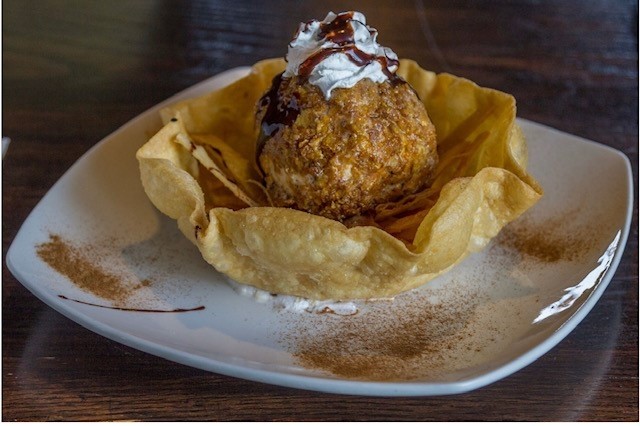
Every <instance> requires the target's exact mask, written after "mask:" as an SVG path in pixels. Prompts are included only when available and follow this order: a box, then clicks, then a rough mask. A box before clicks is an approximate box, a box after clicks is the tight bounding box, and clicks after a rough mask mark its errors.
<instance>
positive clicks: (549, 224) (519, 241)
mask: <svg viewBox="0 0 640 426" xmlns="http://www.w3.org/2000/svg"><path fill="white" fill-rule="evenodd" d="M561 216H562V219H552V220H547V221H544V222H541V223H533V222H531V221H527V220H522V221H519V222H514V223H512V224H510V225H509V226H507V227H505V228H504V229H503V230H502V232H501V233H500V234H499V235H498V238H497V239H496V242H497V244H498V245H499V246H502V247H503V248H507V249H510V250H512V251H515V252H518V253H520V254H521V255H525V256H527V257H529V258H533V259H534V260H537V261H539V262H544V263H554V262H560V261H568V262H570V261H575V260H577V259H579V258H581V257H582V256H584V255H585V254H586V253H587V252H588V251H589V250H590V249H592V248H593V246H594V241H593V237H592V235H593V232H591V230H590V229H586V228H583V229H573V230H572V229H570V227H569V226H568V224H570V223H572V222H573V221H572V219H571V217H572V215H571V214H568V215H561Z"/></svg>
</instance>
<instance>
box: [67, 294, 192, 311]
mask: <svg viewBox="0 0 640 426" xmlns="http://www.w3.org/2000/svg"><path fill="white" fill-rule="evenodd" d="M58 297H59V298H60V299H64V300H70V301H72V302H76V303H82V304H83V305H89V306H96V307H98V308H106V309H115V310H117V311H131V312H150V313H182V312H193V311H202V310H204V309H205V307H204V306H196V307H195V308H178V309H138V308H123V307H119V306H106V305H99V304H97V303H91V302H84V301H82V300H76V299H72V298H70V297H67V296H65V295H63V294H59V295H58Z"/></svg>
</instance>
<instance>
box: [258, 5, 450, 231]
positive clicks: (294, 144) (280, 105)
mask: <svg viewBox="0 0 640 426" xmlns="http://www.w3.org/2000/svg"><path fill="white" fill-rule="evenodd" d="M376 34H377V33H376V32H375V30H373V29H371V28H370V27H368V26H366V24H365V19H364V16H362V15H361V14H359V13H358V12H346V13H343V14H339V15H335V14H332V13H330V14H329V15H328V16H327V18H326V19H325V20H324V21H322V22H318V21H312V22H308V23H305V24H301V26H300V29H299V31H298V33H297V35H296V38H295V39H294V40H293V41H292V43H291V44H290V45H289V54H288V55H287V61H288V66H287V70H286V71H285V72H284V73H283V74H281V75H278V76H276V78H274V81H273V85H272V87H271V89H270V90H269V92H267V93H266V94H265V95H264V97H263V98H262V99H261V101H260V102H259V105H258V107H257V115H256V118H257V121H258V123H259V125H260V129H261V136H260V139H259V141H258V145H257V152H256V154H257V163H258V166H259V167H260V169H261V171H262V172H263V174H264V178H265V185H266V189H267V193H268V195H269V197H270V199H271V202H272V203H273V205H275V206H279V207H291V208H295V209H299V210H304V211H307V212H309V213H313V214H317V215H321V216H325V217H328V218H331V219H335V220H339V221H343V220H345V219H348V218H350V217H353V216H357V215H363V214H366V213H367V212H368V211H370V210H371V209H372V208H374V207H375V206H376V205H378V204H381V203H385V202H389V201H394V200H397V199H400V198H402V197H403V196H405V195H409V194H412V193H414V192H417V191H419V190H421V189H423V188H425V187H426V186H427V185H428V184H429V183H430V178H431V176H432V174H433V172H434V170H435V167H436V165H437V161H438V156H437V151H436V133H435V128H434V126H433V124H432V123H431V120H430V119H429V117H428V115H427V112H426V109H425V107H424V105H423V104H422V102H421V101H420V100H419V99H418V97H417V95H416V93H415V92H414V90H413V89H412V88H411V87H410V86H409V85H408V84H407V83H406V82H405V81H404V80H403V79H401V78H400V77H398V76H397V75H396V74H395V70H396V69H397V65H398V60H397V56H395V54H394V53H393V52H391V51H390V50H389V49H387V48H384V47H381V46H379V45H378V44H377V43H376V42H375V37H376ZM310 43H311V45H310ZM301 52H302V53H301Z"/></svg>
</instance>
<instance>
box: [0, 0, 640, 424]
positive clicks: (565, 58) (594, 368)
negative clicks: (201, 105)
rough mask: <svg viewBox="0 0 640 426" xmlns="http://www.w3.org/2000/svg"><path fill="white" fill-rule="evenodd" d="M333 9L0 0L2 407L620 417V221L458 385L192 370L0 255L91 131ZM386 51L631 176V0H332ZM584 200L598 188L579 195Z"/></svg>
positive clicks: (634, 85) (624, 406)
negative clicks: (597, 290) (578, 273)
mask: <svg viewBox="0 0 640 426" xmlns="http://www.w3.org/2000/svg"><path fill="white" fill-rule="evenodd" d="M344 7H345V4H343V3H341V2H338V1H329V2H295V1H290V2H287V1H273V2H263V1H250V0H234V1H208V2H207V1H190V2H171V1H159V0H158V1H150V0H146V1H134V2H131V1H125V0H118V1H106V2H101V1H90V2H83V3H74V2H66V1H38V2H23V1H18V0H8V1H4V2H3V8H2V11H3V67H2V79H3V80H2V82H3V86H2V89H3V92H2V95H3V96H2V100H3V115H2V118H3V122H2V124H3V128H2V133H3V135H4V136H9V137H10V138H11V140H12V143H11V146H10V147H9V150H8V152H7V155H6V157H5V158H4V161H3V167H2V190H3V192H2V201H3V210H2V211H3V214H2V231H3V235H2V249H3V269H2V282H3V284H2V286H3V293H2V308H3V317H2V326H3V328H2V338H3V346H2V348H3V351H2V361H3V368H2V384H3V390H2V414H3V419H4V420H186V419H191V420H450V421H453V420H636V421H637V420H638V221H637V202H636V204H635V206H636V207H635V209H634V219H633V225H632V231H631V235H630V236H629V242H628V244H627V247H626V251H625V254H624V257H623V259H622V262H621V263H620V266H619V268H618V271H617V273H616V275H615V277H614V278H613V281H612V282H611V284H610V285H609V287H608V288H607V290H606V292H605V294H604V296H603V297H602V299H601V300H600V301H599V302H598V304H597V306H596V307H595V308H594V309H593V311H592V312H590V313H589V315H588V316H587V317H586V319H585V320H584V321H583V322H582V323H581V324H580V325H579V326H578V327H577V329H576V330H574V331H573V332H572V333H571V334H570V335H569V336H568V337H567V338H566V339H565V340H564V341H562V342H561V343H560V344H559V345H558V346H557V347H555V348H554V349H553V350H551V351H550V352H549V353H547V354H546V355H544V356H543V357H542V358H541V359H539V360H538V361H536V362H535V363H533V364H532V365H530V366H528V367H526V368H524V369H523V370H521V371H519V372H517V373H515V374H513V375H512V376H510V377H508V378H506V379H504V380H502V381H500V382H498V383H495V384H492V385H490V386H487V387H485V388H482V389H479V390H476V391H473V392H470V393H467V394H462V395H456V396H446V397H422V398H405V397H403V398H374V397H358V396H339V395H330V394H324V393H318V392H311V391H301V390H295V389H288V388H284V387H279V386H274V385H267V384H261V383H254V382H250V381H246V380H241V379H237V378H233V377H226V376H222V375H219V374H214V373H209V372H205V371H200V370H197V369H194V368H190V367H186V366H183V365H179V364H175V363H172V362H170V361H166V360H163V359H161V358H158V357H155V356H152V355H149V354H146V353H143V352H140V351H138V350H135V349H131V348H128V347H126V346H123V345H121V344H118V343H115V342H113V341H111V340H108V339H106V338H104V337H101V336H99V335H97V334H94V333H92V332H90V331H87V330H86V329H84V328H82V327H81V326H79V325H77V324H76V323H74V322H72V321H70V320H69V319H67V318H65V317H63V316H62V315H60V314H58V313H57V312H56V311H54V310H52V309H51V308H49V307H48V306H46V305H45V304H43V303H42V302H40V301H39V300H38V299H37V298H36V297H35V296H33V295H32V294H31V293H29V292H28V291H27V290H26V289H25V288H24V287H23V286H22V285H21V284H20V283H19V282H18V281H17V280H16V279H15V278H14V277H13V276H12V275H11V273H9V271H8V270H7V268H6V266H5V262H4V259H5V257H6V253H7V249H8V247H9V245H10V243H11V242H12V240H13V239H14V237H15V235H16V233H17V231H18V229H19V228H20V226H21V224H22V222H23V221H24V220H25V218H26V217H27V215H28V214H29V212H30V211H31V210H32V209H33V208H34V207H35V205H36V203H37V202H38V201H39V200H40V199H41V198H42V197H43V196H44V195H45V193H46V192H47V191H48V190H49V189H50V188H51V186H52V185H53V184H54V183H55V182H56V181H57V180H58V179H59V178H60V176H61V175H62V174H63V173H64V172H65V171H66V170H67V169H68V168H69V167H70V166H71V165H72V164H73V163H74V162H75V161H76V160H78V158H79V157H80V156H81V155H82V154H83V153H85V152H86V151H87V150H88V149H89V148H91V147H92V146H93V145H94V144H96V143H97V142H98V141H100V140H101V139H102V138H103V137H105V136H106V135H108V134H109V133H111V132H112V131H114V130H115V129H116V128H118V127H119V126H120V125H122V124H124V123H125V122H126V121H128V120H129V119H130V118H132V117H135V116H136V115H138V114H139V113H141V112H142V111H144V110H146V109H147V108H149V107H151V106H152V105H154V104H156V103H158V102H159V101H162V100H164V99H165V98H167V97H169V96H170V95H172V94H174V93H176V92H178V91H180V90H181V89H184V88H186V87H189V86H191V85H193V84H195V83H197V82H199V81H201V80H204V79H206V78H207V77H210V76H211V75H214V74H217V73H219V72H221V71H224V70H226V69H229V68H233V67H237V66H244V65H250V64H252V63H254V62H256V61H257V60H259V59H262V58H268V57H276V56H282V55H283V54H284V53H285V50H286V45H287V43H288V41H289V39H290V37H291V36H292V34H293V32H294V30H295V29H296V27H297V24H298V23H299V22H301V21H306V20H309V19H310V18H323V17H324V15H325V14H326V12H327V11H329V10H335V11H340V10H342V9H343V8H344ZM348 7H350V8H355V9H357V10H361V11H362V12H364V13H365V15H366V16H367V18H368V22H369V23H370V24H371V25H372V26H374V27H376V28H377V29H378V30H379V32H380V37H379V38H380V40H381V41H382V42H383V43H384V44H385V45H388V46H390V47H392V48H393V49H394V50H395V51H396V52H397V53H398V54H399V56H400V57H409V58H413V59H415V60H417V61H418V62H419V63H420V64H422V65H423V66H424V67H425V68H429V69H432V70H434V71H438V72H440V71H447V72H451V73H453V74H456V75H459V76H463V77H467V78H470V79H472V80H474V81H476V82H477V83H479V84H481V85H483V86H488V87H494V88H497V89H500V90H503V91H506V92H509V93H512V94H513V95H514V96H515V97H516V99H517V100H518V115H519V116H520V117H523V118H527V119H530V120H534V121H537V122H539V123H543V124H546V125H549V126H552V127H555V128H557V129H560V130H563V131H566V132H568V133H572V134H576V135H579V136H582V137H585V138H588V139H591V140H594V141H597V142H600V143H603V144H606V145H609V146H611V147H613V148H617V149H619V150H621V151H623V152H624V153H625V154H626V155H628V156H629V158H630V160H631V162H632V164H633V172H634V184H635V185H636V187H637V183H638V174H637V173H638V167H637V163H638V4H637V2H635V1H622V0H618V1H596V0H589V1H579V2H577V1H575V2H568V1H561V0H558V1H552V0H540V1H532V0H527V1H525V0H522V1H513V2H511V1H488V0H487V1H458V0H454V1H451V0H430V1H424V2H422V1H419V0H416V1H406V0H405V1H369V2H348ZM594 202H597V200H594Z"/></svg>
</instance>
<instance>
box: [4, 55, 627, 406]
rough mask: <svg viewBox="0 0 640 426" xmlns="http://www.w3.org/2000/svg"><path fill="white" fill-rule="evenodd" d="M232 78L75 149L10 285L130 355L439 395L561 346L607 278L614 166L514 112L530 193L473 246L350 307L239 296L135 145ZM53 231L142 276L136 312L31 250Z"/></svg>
mask: <svg viewBox="0 0 640 426" xmlns="http://www.w3.org/2000/svg"><path fill="white" fill-rule="evenodd" d="M246 72H248V69H247V68H239V69H234V70H230V71H227V72H225V73H223V74H221V75H218V76H216V77H213V78H211V79H209V80H207V81H204V82H202V83H200V84H198V85H196V86H193V87H192V88H190V89H187V90H185V91H184V92H181V93H180V94H178V95H176V96H174V97H173V98H171V99H169V100H167V101H166V102H164V103H163V104H161V105H158V106H156V107H154V108H152V109H150V110H149V111H147V112H145V113H143V114H141V115H140V116H139V117H137V118H135V119H133V120H132V121H130V122H129V123H127V124H126V125H124V126H123V127H122V128H120V129H118V130H117V131H115V132H114V133H113V134H111V135H109V136H108V137H106V138H105V139H104V140H103V141H101V142H100V143H98V144H97V145H96V146H95V147H94V148H92V149H91V150H90V151H89V152H87V153H86V154H85V155H84V156H83V157H82V158H80V159H79V160H78V161H77V162H76V163H75V164H74V165H73V166H72V167H71V168H70V169H69V170H68V172H67V173H66V174H65V175H64V176H63V177H62V178H61V179H60V180H59V181H58V182H57V183H56V184H55V185H54V186H53V187H52V188H51V190H50V191H49V192H48V193H47V195H46V196H45V197H44V198H43V199H42V200H41V201H40V203H39V204H38V205H37V207H36V208H35V209H34V211H33V212H32V213H31V214H30V215H29V217H28V218H27V220H26V221H25V223H24V224H23V226H22V227H21V229H20V231H19V233H18V235H17V236H16V238H15V240H14V241H13V243H12V244H11V247H10V249H9V252H8V254H7V265H8V267H9V269H10V270H11V272H12V273H13V274H14V275H15V276H16V278H17V279H18V280H19V281H20V282H21V283H22V284H23V285H24V286H25V287H26V288H28V289H29V290H30V291H31V292H33V294H35V295H36V296H37V297H39V298H40V299H41V300H42V301H44V302H45V303H46V304H48V305H49V306H51V307H52V308H54V309H56V310H57V311H59V312H60V313H62V314H63V315H65V316H67V317H69V318H71V319H72V320H74V321H76V322H78V323H79V324H81V325H83V326H84V327H86V328H88V329H90V330H93V331H94V332H96V333H99V334H101V335H103V336H105V337H107V338H110V339H113V340H115V341H118V342H120V343H123V344H125V345H129V346H131V347H134V348H137V349H140V350H142V351H145V352H148V353H151V354H154V355H157V356H161V357H164V358H167V359H170V360H173V361H175V362H178V363H183V364H186V365H190V366H193V367H197V368H201V369H204V370H208V371H213V372H217V373H221V374H226V375H230V376H236V377H241V378H245V379H249V380H256V381H262V382H267V383H273V384H278V385H283V386H290V387H295V388H303V389H313V390H319V391H325V392H333V393H348V394H361V395H444V394H452V393H460V392H465V391H469V390H472V389H476V388H478V387H481V386H484V385H487V384H489V383H492V382H494V381H496V380H499V379H501V378H503V377H505V376H507V375H509V374H511V373H513V372H515V371H517V370H519V369H520V368H522V367H524V366H526V365H528V364H530V363H531V362H533V361H534V360H536V359H537V358H538V357H540V356H541V355H543V354H544V353H546V352H547V351H549V350H550V349H551V348H552V347H553V346H555V345H556V344H557V343H558V342H560V341H561V340H562V339H563V338H564V337H565V336H566V335H567V334H568V333H569V332H570V331H571V330H573V329H574V328H575V327H576V326H577V325H578V323H579V322H580V321H581V320H582V319H583V318H584V317H585V316H586V315H587V313H588V312H589V311H590V310H591V309H592V307H593V306H594V304H595V303H596V301H597V300H598V299H599V297H600V296H601V295H602V293H603V292H604V290H605V288H606V286H607V284H608V283H609V282H610V280H611V277H612V276H613V274H614V272H615V269H616V267H617V265H618V262H619V260H620V257H621V255H622V251H623V248H624V246H625V243H626V239H627V235H628V233H629V226H630V221H631V214H632V213H631V209H632V199H633V196H632V186H633V183H632V175H631V167H630V164H629V161H628V159H627V158H626V157H625V156H624V155H623V154H622V153H620V152H618V151H616V150H613V149H611V148H608V147H606V146H603V145H599V144H597V143H594V142H590V141H587V140H584V139H581V138H578V137H575V136H572V135H568V134H565V133H562V132H559V131H556V130H553V129H550V128H548V127H544V126H541V125H538V124H535V123H532V122H529V121H525V120H519V124H520V126H521V127H522V129H523V131H524V133H525V135H526V137H527V140H528V143H529V151H530V155H529V157H530V160H529V163H530V167H529V170H530V172H531V174H532V175H533V176H535V177H536V178H537V179H538V180H539V182H540V184H541V185H542V186H543V188H544V189H545V195H544V197H543V199H542V200H541V201H540V202H539V203H538V204H537V205H536V206H535V207H534V208H533V209H532V210H530V211H529V212H527V213H526V214H525V215H524V216H523V217H522V218H520V219H519V220H518V221H516V222H514V223H513V224H510V225H509V226H508V227H507V228H505V229H504V230H503V232H502V233H501V234H500V235H499V236H498V238H496V240H495V241H494V242H492V243H491V244H490V246H489V247H487V248H486V249H485V250H484V251H482V252H481V253H478V254H475V255H472V256H470V257H469V258H467V259H466V260H465V261H463V262H462V263H461V264H460V265H458V266H457V267H456V268H454V269H453V270H451V271H450V272H449V273H447V274H445V275H444V276H442V277H440V278H438V279H436V280H434V281H433V282H431V283H429V284H428V285H426V286H424V287H422V288H421V289H418V290H416V291H413V292H410V293H407V294H404V295H401V296H399V297H397V298H396V299H395V300H394V301H377V302H369V303H360V304H359V305H358V310H359V311H358V313H357V314H355V315H352V316H340V315H333V314H324V315H323V314H319V313H312V312H305V311H303V312H292V311H287V310H282V309H278V308H277V306H275V305H274V304H273V303H269V302H267V303H258V302H256V301H255V300H253V299H251V298H248V297H245V296H241V295H239V294H238V293H237V292H235V291H234V290H233V289H232V288H231V287H230V286H229V285H227V281H226V279H225V278H224V277H223V276H222V275H221V274H219V273H217V272H216V271H215V270H214V269H213V268H212V267H210V266H209V265H207V264H206V263H205V262H204V261H203V260H202V258H201V256H200V254H199V252H198V250H197V249H196V248H195V247H194V246H192V245H191V243H189V242H188V241H187V240H186V238H184V237H183V236H182V235H181V234H180V232H179V231H178V230H177V226H176V224H175V223H174V222H173V221H171V220H169V219H167V218H165V217H164V216H162V215H161V214H160V213H159V212H157V210H156V209H155V208H154V207H153V206H152V205H151V203H150V202H149V201H148V199H147V197H146V195H145V193H144V191H143V189H142V186H141V184H140V180H139V174H138V165H137V161H136V159H135V152H136V150H137V149H138V148H139V147H140V146H141V145H142V144H143V143H144V142H145V141H146V140H147V139H148V138H149V136H150V135H152V134H153V133H155V132H156V131H157V130H158V129H159V128H160V126H161V122H160V118H159V115H158V111H159V109H160V108H162V107H163V106H166V105H167V104H170V103H173V102H176V101H177V100H180V99H186V98H190V97H194V96H198V95H200V94H203V93H206V92H208V91H210V90H212V89H214V88H217V87H220V86H222V85H225V84H228V83H229V82H231V81H233V80H235V79H237V78H239V77H241V76H242V75H244V74H245V73H246ZM54 234H55V235H59V236H60V237H62V238H64V239H65V240H66V241H69V242H71V243H72V244H73V245H74V246H76V247H79V248H82V247H86V250H85V251H86V253H87V255H91V256H94V257H95V259H96V262H99V264H100V265H102V266H101V267H104V268H106V269H108V270H109V271H112V272H114V273H118V274H120V275H122V276H126V277H130V278H131V277H133V278H134V279H135V280H138V282H140V281H142V280H148V282H149V283H151V284H150V285H148V286H145V287H143V288H141V289H140V290H138V291H136V292H135V295H134V296H133V297H132V298H130V299H129V300H127V302H126V303H127V304H128V305H127V306H131V307H134V308H135V309H138V310H135V309H134V310H130V311H128V310H122V309H120V310H119V309H110V308H108V307H101V306H93V305H90V304H91V303H93V304H95V305H103V306H108V305H110V302H109V301H105V300H101V299H100V298H98V297H96V296H95V295H93V294H91V293H87V292H84V291H83V290H82V289H80V288H78V287H77V286H75V285H74V284H73V283H72V282H71V281H70V280H69V279H68V278H67V277H65V276H63V275H61V274H59V273H57V272H56V271H55V270H53V269H52V268H51V267H49V265H48V264H47V263H45V262H44V261H43V260H42V259H41V258H40V257H39V256H38V254H37V247H38V245H40V244H42V243H45V242H47V241H48V240H49V239H50V236H51V235H54ZM60 296H64V297H65V298H66V299H65V298H63V297H60ZM69 299H75V300H79V301H83V302H87V303H89V304H87V303H78V302H77V301H74V300H69ZM201 306H202V307H204V308H203V309H200V310H189V309H190V308H195V307H201ZM120 307H123V306H120ZM125 307H126V306H125ZM141 309H147V310H167V311H171V310H175V309H186V311H184V312H155V313H154V312H143V311H141Z"/></svg>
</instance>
